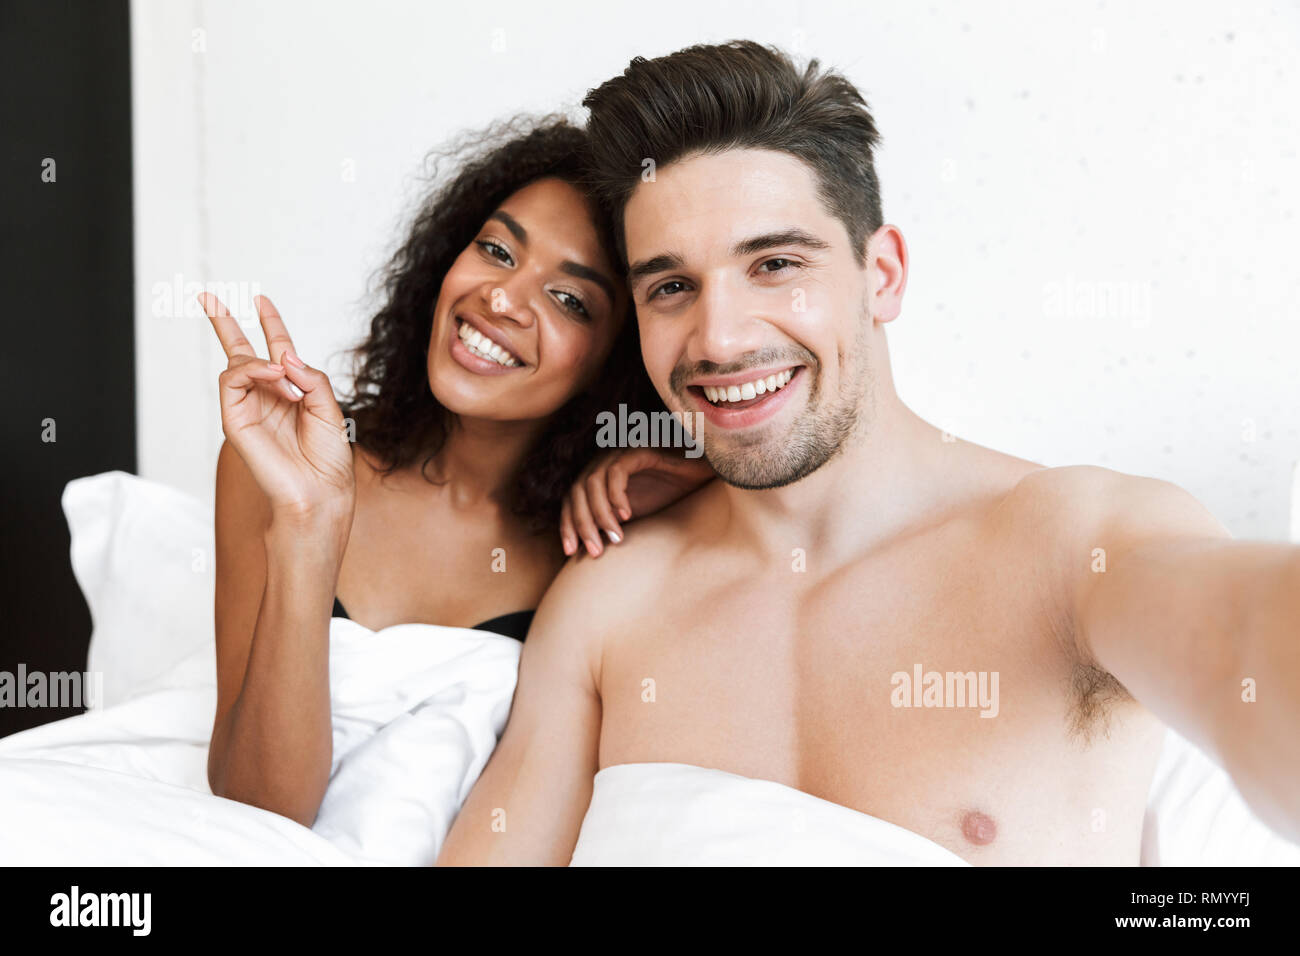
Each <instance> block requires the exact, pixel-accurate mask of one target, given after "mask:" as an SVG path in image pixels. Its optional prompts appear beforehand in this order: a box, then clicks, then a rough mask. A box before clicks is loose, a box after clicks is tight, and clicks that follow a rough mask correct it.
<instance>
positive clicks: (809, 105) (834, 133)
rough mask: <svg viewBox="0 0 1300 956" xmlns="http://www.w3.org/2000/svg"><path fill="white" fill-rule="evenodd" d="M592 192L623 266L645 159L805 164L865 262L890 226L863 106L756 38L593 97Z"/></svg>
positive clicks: (692, 55)
mask: <svg viewBox="0 0 1300 956" xmlns="http://www.w3.org/2000/svg"><path fill="white" fill-rule="evenodd" d="M582 105H583V106H585V107H587V108H588V109H589V110H590V111H591V117H590V119H589V120H588V125H587V129H588V132H589V134H590V144H591V145H590V148H591V159H592V163H593V169H592V178H593V183H592V185H593V186H594V187H595V189H596V191H597V192H598V194H599V195H600V197H601V198H602V199H603V200H604V201H605V202H606V203H607V204H608V206H609V209H610V212H611V213H612V215H613V222H614V238H615V242H616V243H617V245H618V251H619V254H620V255H621V256H622V257H624V259H626V256H627V245H626V241H625V238H624V230H623V212H624V209H625V207H626V206H627V202H628V199H629V198H630V197H631V195H632V191H633V190H634V189H636V187H637V186H638V185H639V184H640V182H641V177H642V171H643V168H644V166H643V163H644V160H646V159H650V160H653V161H654V163H655V166H656V167H657V168H663V167H665V166H667V165H669V164H670V163H673V162H675V161H677V160H680V159H684V158H686V157H688V156H691V155H696V154H700V153H716V152H721V151H723V150H727V149H767V150H773V151H776V152H781V153H788V154H789V155H791V156H794V157H796V158H798V159H800V160H802V161H803V162H804V163H805V164H807V165H808V166H809V167H810V168H811V170H812V171H813V173H814V174H815V176H816V178H817V185H818V192H819V194H820V196H821V200H822V202H823V203H824V204H825V206H826V208H827V210H828V211H829V212H830V213H831V214H832V215H833V216H835V217H836V218H837V219H839V220H840V222H842V223H843V224H844V228H845V229H846V230H847V231H848V234H849V239H850V240H851V241H852V243H853V250H854V253H855V255H856V256H857V257H858V259H859V261H863V260H864V258H865V253H866V240H867V239H868V237H870V236H871V234H872V233H874V232H875V231H876V230H877V229H879V228H880V226H881V225H882V224H883V222H884V219H883V217H882V214H881V211H880V183H879V181H878V180H877V179H876V169H875V165H874V163H873V162H872V151H873V149H874V148H875V146H876V144H877V143H879V142H880V134H879V133H878V132H876V124H875V121H874V120H873V119H872V118H871V113H870V112H869V111H868V109H867V104H866V101H865V100H864V99H863V98H862V94H861V93H859V92H858V90H857V88H856V87H854V85H853V84H852V83H850V82H849V81H848V80H847V79H845V78H844V77H843V76H841V75H840V74H839V73H837V72H835V71H834V70H822V69H820V65H819V64H818V62H817V61H816V60H811V61H809V63H808V65H807V67H806V68H804V69H803V70H802V71H800V70H799V68H798V67H797V66H796V65H795V64H794V61H792V60H791V59H790V57H789V56H787V55H786V54H785V53H783V52H781V51H780V50H778V49H777V48H776V47H767V46H763V45H762V44H759V43H755V42H753V41H751V40H733V41H731V42H729V43H722V44H716V45H700V46H691V47H687V48H686V49H684V50H678V51H677V52H676V53H671V54H669V55H668V56H661V57H656V58H655V59H653V60H647V59H645V58H644V57H636V58H635V59H633V60H632V62H631V63H629V64H628V67H627V69H626V70H624V71H623V75H622V76H616V77H614V78H613V79H611V80H607V81H606V82H604V83H602V84H601V85H600V86H599V87H597V88H596V89H594V90H591V91H589V92H588V93H587V96H586V98H585V99H584V100H583V101H582Z"/></svg>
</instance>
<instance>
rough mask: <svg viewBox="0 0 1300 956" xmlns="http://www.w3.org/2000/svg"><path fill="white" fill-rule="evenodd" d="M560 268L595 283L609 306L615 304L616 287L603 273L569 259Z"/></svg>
mask: <svg viewBox="0 0 1300 956" xmlns="http://www.w3.org/2000/svg"><path fill="white" fill-rule="evenodd" d="M507 228H508V227H507ZM521 241H522V240H521ZM560 268H561V269H562V270H563V271H564V272H567V273H568V274H569V275H571V276H577V277H578V278H579V279H586V280H587V281H588V282H594V283H595V284H596V285H598V286H600V291H602V292H604V293H605V297H606V298H608V299H609V304H610V305H613V304H614V286H613V284H612V283H611V282H610V281H609V280H608V279H606V278H605V276H604V275H603V274H602V273H599V272H597V271H596V270H595V269H593V268H591V267H590V266H584V265H583V264H582V263H580V262H571V261H569V260H568V259H565V260H564V261H563V262H561V263H560Z"/></svg>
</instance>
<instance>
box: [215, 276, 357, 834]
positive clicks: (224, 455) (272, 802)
mask: <svg viewBox="0 0 1300 956" xmlns="http://www.w3.org/2000/svg"><path fill="white" fill-rule="evenodd" d="M202 300H203V306H204V309H205V310H206V311H207V313H208V317H209V318H210V319H211V320H212V326H213V329H214V331H215V332H216V333H217V336H218V338H220V339H221V344H222V347H223V348H224V349H225V350H226V354H227V356H228V357H229V359H230V363H229V366H228V367H227V369H226V371H224V372H223V373H222V374H221V383H220V388H219V394H220V399H221V424H222V429H223V430H224V432H225V435H226V443H225V445H223V446H222V449H221V454H220V456H219V458H218V463H217V496H216V539H217V558H216V570H217V586H216V607H215V614H216V638H217V712H216V718H215V720H214V722H213V728H212V741H211V746H210V748H209V752H208V781H209V784H210V785H211V787H212V791H213V793H215V794H217V795H218V796H224V797H229V798H231V799H234V800H240V801H242V802H244V803H249V804H253V805H255V806H259V807H262V808H264V809H267V810H271V811H273V812H276V813H280V814H283V815H284V816H287V817H290V818H292V819H294V820H297V821H298V822H300V823H302V824H304V825H307V826H310V825H311V823H312V822H313V820H314V819H315V817H316V813H317V811H318V810H319V808H320V803H321V800H322V798H323V796H324V793H325V786H326V783H327V782H328V779H329V772H330V763H331V756H332V750H333V746H332V744H333V741H332V733H333V732H332V726H331V721H330V695H329V619H330V608H331V606H332V604H333V599H334V588H335V585H336V584H337V581H338V572H339V567H340V565H341V564H342V561H343V554H344V551H345V550H346V548H347V541H348V535H349V534H350V532H351V528H352V512H353V507H354V503H355V500H356V487H355V480H354V478H353V470H352V469H353V462H352V447H351V445H350V444H349V443H348V442H347V441H346V440H345V432H344V430H343V425H344V421H343V414H342V412H341V411H340V409H339V407H338V403H337V402H336V401H335V399H334V392H333V389H332V388H331V386H330V383H329V379H328V378H327V377H326V376H325V374H324V373H323V372H320V371H318V370H316V369H312V368H310V367H308V366H307V365H306V364H305V363H303V362H302V360H301V359H299V358H298V357H297V355H296V353H295V351H294V348H293V342H292V341H291V340H290V338H289V333H288V331H287V330H286V329H285V326H284V322H283V320H282V319H281V318H280V314H279V313H278V312H277V311H276V309H275V306H273V305H272V304H271V302H270V300H269V299H266V298H265V297H258V298H257V299H255V302H256V303H257V309H258V317H259V318H260V319H261V322H262V329H263V331H264V333H265V335H266V341H267V346H268V348H269V350H270V354H271V355H273V356H280V361H279V362H278V363H273V362H269V361H267V360H264V359H260V358H258V357H257V354H256V353H255V352H254V351H253V347H252V346H251V345H250V344H249V342H248V340H247V339H245V338H244V335H243V332H242V331H241V330H240V328H239V324H238V323H237V322H236V321H235V319H234V317H233V316H231V315H230V313H229V311H227V310H226V308H225V306H224V305H222V304H221V302H220V301H219V300H217V299H216V297H215V296H204V297H202Z"/></svg>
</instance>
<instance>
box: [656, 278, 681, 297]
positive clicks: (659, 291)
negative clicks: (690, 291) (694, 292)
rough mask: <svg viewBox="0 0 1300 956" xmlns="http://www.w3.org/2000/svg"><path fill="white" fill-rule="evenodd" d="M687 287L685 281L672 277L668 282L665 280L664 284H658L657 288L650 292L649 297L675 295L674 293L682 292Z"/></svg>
mask: <svg viewBox="0 0 1300 956" xmlns="http://www.w3.org/2000/svg"><path fill="white" fill-rule="evenodd" d="M685 288H686V283H685V282H681V281H679V280H677V279H671V280H669V281H668V282H665V283H664V284H663V285H661V286H657V287H656V288H655V290H654V291H653V292H651V293H650V295H649V296H648V298H651V299H657V298H660V297H661V296H665V295H673V294H674V293H676V292H680V291H681V290H682V289H685Z"/></svg>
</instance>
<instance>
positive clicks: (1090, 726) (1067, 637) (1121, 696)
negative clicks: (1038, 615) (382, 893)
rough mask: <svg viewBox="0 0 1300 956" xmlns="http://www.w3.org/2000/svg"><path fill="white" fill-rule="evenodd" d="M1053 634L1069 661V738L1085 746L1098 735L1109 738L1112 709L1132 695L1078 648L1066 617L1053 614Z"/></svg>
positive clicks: (1076, 638)
mask: <svg viewBox="0 0 1300 956" xmlns="http://www.w3.org/2000/svg"><path fill="white" fill-rule="evenodd" d="M1052 632H1053V634H1054V636H1055V637H1056V640H1057V642H1058V643H1059V645H1060V647H1061V650H1062V652H1063V653H1064V654H1065V655H1066V658H1067V660H1068V661H1069V662H1070V686H1069V688H1068V694H1067V697H1068V700H1067V704H1066V723H1067V725H1068V726H1069V731H1070V737H1071V739H1073V740H1075V741H1078V742H1080V743H1082V744H1083V746H1085V747H1087V746H1090V745H1091V744H1092V743H1093V741H1094V740H1096V739H1097V737H1098V736H1102V737H1109V736H1110V720H1111V716H1112V712H1113V710H1114V708H1115V707H1116V705H1119V704H1123V703H1126V702H1128V701H1131V700H1133V695H1132V694H1130V693H1129V692H1128V688H1126V687H1125V686H1124V685H1123V684H1121V683H1120V682H1119V679H1118V678H1117V677H1116V676H1115V675H1114V674H1112V673H1111V672H1110V671H1108V670H1106V669H1105V668H1104V667H1102V666H1101V665H1100V664H1098V663H1097V661H1096V660H1095V659H1094V658H1093V657H1092V655H1091V654H1088V653H1087V652H1086V651H1084V650H1083V648H1081V647H1080V646H1079V641H1078V634H1077V633H1076V631H1075V628H1074V623H1073V621H1072V620H1071V618H1070V617H1069V616H1068V615H1067V614H1064V613H1058V614H1054V615H1053V617H1052Z"/></svg>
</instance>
